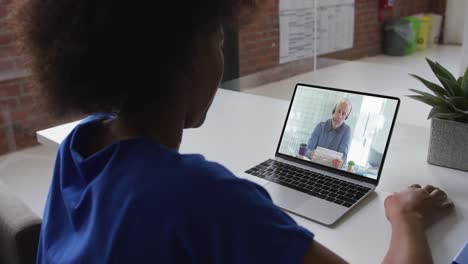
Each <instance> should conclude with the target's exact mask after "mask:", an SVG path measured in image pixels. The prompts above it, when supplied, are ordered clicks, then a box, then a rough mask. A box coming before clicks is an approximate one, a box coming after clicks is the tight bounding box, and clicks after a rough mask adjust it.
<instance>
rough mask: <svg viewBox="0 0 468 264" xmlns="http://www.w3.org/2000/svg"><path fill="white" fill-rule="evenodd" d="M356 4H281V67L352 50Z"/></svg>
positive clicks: (286, 0) (343, 0)
mask: <svg viewBox="0 0 468 264" xmlns="http://www.w3.org/2000/svg"><path fill="white" fill-rule="evenodd" d="M354 1H355V0H280V2H279V21H280V25H279V27H280V28H279V30H280V63H286V62H290V61H294V60H299V59H304V58H308V57H313V56H314V53H315V52H317V55H322V54H326V53H331V52H335V51H340V50H344V49H349V48H352V47H353V39H354ZM315 27H317V29H316V28H315ZM315 30H317V31H316V32H315ZM315 45H317V47H315Z"/></svg>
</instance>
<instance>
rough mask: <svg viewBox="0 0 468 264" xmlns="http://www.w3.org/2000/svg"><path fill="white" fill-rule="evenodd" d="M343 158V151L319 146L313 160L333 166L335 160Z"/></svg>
mask: <svg viewBox="0 0 468 264" xmlns="http://www.w3.org/2000/svg"><path fill="white" fill-rule="evenodd" d="M342 158H343V153H341V152H337V151H334V150H331V149H327V148H322V147H317V148H316V149H315V151H314V155H313V157H312V159H311V160H312V161H313V162H316V163H319V164H322V165H325V166H333V160H341V159H342Z"/></svg>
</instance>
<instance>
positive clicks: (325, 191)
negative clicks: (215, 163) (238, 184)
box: [245, 159, 371, 207]
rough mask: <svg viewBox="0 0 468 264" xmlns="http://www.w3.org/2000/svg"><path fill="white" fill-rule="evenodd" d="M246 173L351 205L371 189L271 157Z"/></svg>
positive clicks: (334, 201) (347, 205)
mask: <svg viewBox="0 0 468 264" xmlns="http://www.w3.org/2000/svg"><path fill="white" fill-rule="evenodd" d="M245 173H247V174H250V175H253V176H257V177H260V178H263V179H265V180H268V181H272V182H275V183H278V184H281V185H284V186H286V187H289V188H292V189H295V190H298V191H301V192H304V193H308V194H310V195H312V196H314V197H317V198H320V199H323V200H327V201H330V202H333V203H335V204H339V205H342V206H345V207H351V206H352V205H353V204H354V203H356V202H357V201H358V200H359V199H361V198H362V197H363V196H364V195H365V194H366V193H367V192H369V191H370V190H371V189H369V188H366V187H364V186H360V185H357V184H353V183H350V182H346V181H342V180H338V179H336V178H333V177H329V176H326V175H323V174H320V173H317V172H313V171H309V170H305V169H302V168H299V167H295V166H292V165H289V164H285V163H281V162H278V161H276V160H272V159H269V160H267V161H265V162H262V163H261V164H259V165H257V166H255V167H253V168H251V169H249V170H247V171H246V172H245Z"/></svg>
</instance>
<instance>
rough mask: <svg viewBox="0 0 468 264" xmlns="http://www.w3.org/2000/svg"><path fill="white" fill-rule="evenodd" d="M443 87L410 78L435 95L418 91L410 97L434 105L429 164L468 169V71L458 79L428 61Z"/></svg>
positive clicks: (419, 78) (441, 67)
mask: <svg viewBox="0 0 468 264" xmlns="http://www.w3.org/2000/svg"><path fill="white" fill-rule="evenodd" d="M426 60H427V62H428V63H429V66H430V67H431V69H432V72H433V73H434V74H435V76H436V77H437V79H438V80H439V81H440V84H441V85H439V84H436V83H433V82H430V81H427V80H425V79H423V78H421V77H419V76H416V75H411V76H413V77H414V78H416V79H418V80H419V81H421V82H422V83H423V84H424V85H425V86H426V87H427V88H428V89H429V90H430V91H431V92H432V93H426V92H422V91H419V90H415V89H410V91H412V92H414V93H416V95H409V97H411V98H413V99H415V100H418V101H420V102H423V103H425V104H428V105H430V106H432V110H431V112H430V113H429V116H428V119H431V136H430V142H429V152H428V157H427V161H428V162H429V163H431V164H434V165H439V166H445V167H450V168H455V169H461V170H468V160H467V159H466V154H467V153H468V68H467V69H466V71H465V74H464V76H461V77H459V78H455V76H453V74H451V73H450V72H449V71H448V70H447V69H446V68H444V67H443V66H442V65H440V64H439V63H436V62H433V61H431V60H429V59H426Z"/></svg>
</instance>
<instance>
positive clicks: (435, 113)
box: [427, 107, 464, 120]
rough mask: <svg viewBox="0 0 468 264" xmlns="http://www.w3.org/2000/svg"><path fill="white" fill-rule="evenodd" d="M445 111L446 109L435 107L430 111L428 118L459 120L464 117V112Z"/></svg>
mask: <svg viewBox="0 0 468 264" xmlns="http://www.w3.org/2000/svg"><path fill="white" fill-rule="evenodd" d="M444 111H446V109H444V108H439V107H434V108H432V110H431V112H430V113H429V116H428V117H427V119H430V118H439V119H448V120H457V119H462V118H464V116H463V114H460V113H453V112H444Z"/></svg>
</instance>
